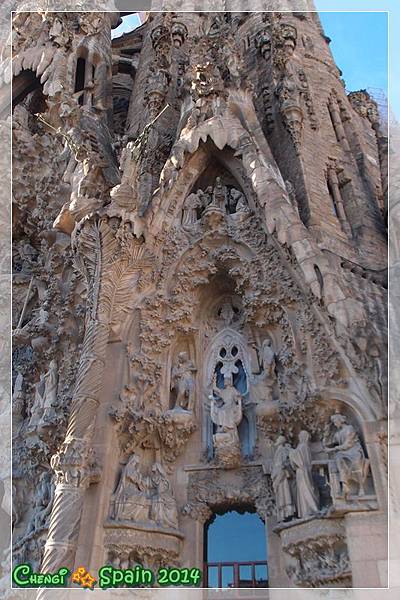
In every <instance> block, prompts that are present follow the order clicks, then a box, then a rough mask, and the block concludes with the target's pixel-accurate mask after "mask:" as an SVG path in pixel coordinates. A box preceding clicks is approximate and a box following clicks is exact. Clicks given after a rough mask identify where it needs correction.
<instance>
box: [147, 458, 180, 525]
mask: <svg viewBox="0 0 400 600" xmlns="http://www.w3.org/2000/svg"><path fill="white" fill-rule="evenodd" d="M150 482H151V486H152V489H153V496H152V505H151V512H150V518H151V519H152V520H153V521H155V522H156V523H157V525H159V526H161V527H167V528H170V529H178V510H177V507H176V501H175V498H174V497H173V495H172V490H171V484H170V482H169V480H168V477H167V475H166V473H165V470H164V468H163V466H162V465H161V464H160V463H157V462H156V463H154V465H153V467H152V469H151V475H150Z"/></svg>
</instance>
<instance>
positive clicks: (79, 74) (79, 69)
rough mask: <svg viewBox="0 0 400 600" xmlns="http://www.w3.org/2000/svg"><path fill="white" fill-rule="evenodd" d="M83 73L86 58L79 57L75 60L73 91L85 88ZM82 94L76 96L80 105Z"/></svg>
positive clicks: (82, 99)
mask: <svg viewBox="0 0 400 600" xmlns="http://www.w3.org/2000/svg"><path fill="white" fill-rule="evenodd" d="M85 74H86V59H85V58H82V57H79V58H78V60H77V61H76V74H75V93H76V92H81V91H83V90H84V89H85ZM83 96H84V94H81V95H80V96H79V98H78V102H79V104H80V105H83V101H84V98H83Z"/></svg>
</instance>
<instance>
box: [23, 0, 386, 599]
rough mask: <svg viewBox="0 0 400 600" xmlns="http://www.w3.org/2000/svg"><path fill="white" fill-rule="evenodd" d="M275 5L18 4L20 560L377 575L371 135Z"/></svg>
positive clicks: (307, 21) (320, 55)
mask: <svg viewBox="0 0 400 600" xmlns="http://www.w3.org/2000/svg"><path fill="white" fill-rule="evenodd" d="M233 4H235V3H234V2H232V7H229V9H230V10H231V11H235V10H236V8H238V7H236V6H233ZM288 4H290V6H288V10H287V11H282V12H277V11H274V12H217V13H202V12H165V11H166V10H168V7H166V6H164V5H162V7H161V8H162V9H163V10H164V12H152V13H149V14H148V15H147V18H146V20H145V21H144V22H143V24H142V25H141V26H139V27H138V28H136V29H134V30H133V31H132V32H130V33H126V34H124V35H122V36H121V37H117V38H114V39H111V29H112V28H114V27H115V26H116V25H117V23H118V15H116V14H112V13H93V14H90V13H82V15H80V14H78V13H65V14H57V13H43V14H42V15H41V16H40V17H37V16H35V15H34V14H31V15H28V16H26V15H25V19H24V18H23V17H21V16H20V15H17V16H16V17H15V30H16V39H17V47H16V56H17V64H20V65H21V69H20V71H19V72H18V71H16V72H15V73H14V75H15V78H16V82H17V83H16V85H15V87H14V89H15V90H16V92H18V94H16V108H15V113H14V130H15V131H14V135H15V142H14V144H15V147H16V155H15V161H16V162H15V168H14V179H15V184H14V189H15V196H16V199H15V202H16V208H15V211H14V214H15V216H16V223H15V231H16V233H15V236H14V240H15V252H14V256H15V261H16V264H17V266H18V268H17V269H16V281H15V286H16V293H15V298H16V306H15V313H16V314H15V331H14V339H15V343H14V348H15V350H14V355H15V369H16V371H15V392H14V414H15V417H14V422H15V423H16V426H15V431H14V458H16V459H17V460H16V463H17V464H16V466H15V469H14V486H15V498H18V500H17V501H16V506H17V512H18V514H17V515H16V516H15V534H14V536H15V548H16V554H15V556H16V558H15V560H16V561H19V562H21V559H22V557H25V558H29V556H30V552H31V553H33V552H36V554H35V556H36V561H37V564H38V565H39V564H41V568H42V570H43V571H44V572H54V571H55V570H56V569H58V568H59V567H61V566H66V567H68V568H71V569H73V568H74V567H75V568H76V567H77V566H80V565H85V567H86V568H87V569H88V571H90V572H95V573H97V572H98V570H99V569H100V567H101V566H102V565H105V564H110V565H113V566H114V567H115V568H120V569H126V568H134V567H135V566H137V565H143V566H144V567H148V568H151V569H153V570H154V571H155V572H157V570H158V569H160V568H161V567H176V568H182V569H185V568H186V569H189V571H190V569H192V568H197V569H200V570H201V572H202V574H203V579H202V586H204V587H208V586H209V587H220V586H222V585H223V586H227V585H230V586H233V587H243V586H244V583H245V584H246V587H267V586H268V585H269V587H327V588H328V587H385V586H386V585H387V583H386V581H385V580H383V579H382V576H381V573H382V572H383V570H382V565H383V564H384V562H385V560H387V556H386V535H387V534H386V530H387V459H386V456H387V454H386V443H387V436H386V427H387V406H386V396H387V369H386V360H387V356H386V351H387V349H386V336H387V320H386V289H387V284H386V275H387V271H386V255H387V250H386V248H387V242H386V229H385V192H386V189H387V181H386V173H387V169H386V158H387V157H386V138H385V132H384V130H383V128H382V125H381V123H380V119H379V114H378V109H377V105H376V103H375V102H374V100H373V99H372V98H371V97H370V96H369V95H368V93H367V92H366V91H357V92H352V93H350V94H348V93H347V92H346V90H345V86H344V82H343V80H342V79H341V72H340V70H339V69H338V67H337V66H336V65H335V62H334V60H333V57H332V54H331V52H330V49H329V41H330V40H329V38H327V37H326V35H325V34H324V31H323V29H322V26H321V23H320V21H319V18H318V14H317V13H316V12H307V11H308V10H312V9H313V7H312V6H310V3H309V2H306V1H305V2H304V3H303V4H304V7H303V8H304V10H303V12H293V10H291V8H292V6H291V3H289V2H288ZM185 8H186V6H185ZM271 8H272V9H273V8H274V7H271ZM156 9H157V7H156ZM35 19H36V21H35V23H34V24H35V26H36V27H37V31H38V32H39V33H38V36H39V42H38V44H39V45H40V44H41V45H42V47H41V52H40V53H39V52H38V54H37V59H36V58H35V55H34V53H32V54H31V55H30V56H31V57H32V58H31V61H30V63H29V61H28V58H27V55H28V54H29V39H30V36H31V35H32V34H31V32H32V25H33V20H35ZM27 48H28V49H27ZM46 52H47V54H46ZM51 52H52V55H51V58H50V53H51ZM39 54H40V57H43V56H47V57H48V58H47V59H43V58H40V57H39ZM43 60H46V61H48V63H49V64H47V66H46V65H43ZM18 61H19V63H18ZM44 73H46V76H45V77H44ZM18 78H19V79H18ZM23 78H25V79H23ZM24 81H25V83H24ZM26 82H27V83H26ZM17 84H18V85H17ZM28 84H29V86H30V87H29V86H28ZM36 113H40V115H39V117H35V116H34V115H35V114H36ZM40 152H43V155H42V156H46V157H49V163H48V167H47V169H44V167H43V165H42V166H37V169H35V170H33V172H32V161H33V162H34V161H35V160H36V162H35V164H36V165H37V159H36V158H35V157H36V156H37V154H38V153H40ZM55 155H56V156H57V160H56V159H55V158H54V156H55ZM50 156H51V157H52V158H51V159H50ZM29 165H31V167H29ZM27 190H28V192H27ZM32 465H33V466H35V472H34V473H33V472H32ZM26 477H27V478H28V489H27V490H25V492H23V490H22V488H23V482H24V481H25V479H26ZM38 482H39V483H38ZM39 484H40V485H39ZM46 511H47V512H46ZM229 514H234V515H236V516H235V518H236V521H235V523H236V524H237V527H240V523H241V518H242V517H243V518H244V517H246V515H247V516H248V515H251V516H252V517H254V519H256V520H258V523H259V526H260V528H261V529H260V531H262V538H263V539H262V543H263V544H264V547H265V548H267V549H268V552H266V551H265V556H263V557H262V558H257V557H252V558H250V559H242V558H240V556H239V554H238V555H237V557H233V558H232V557H231V556H230V557H228V558H227V559H226V560H223V559H218V558H215V557H216V556H217V553H216V551H215V548H216V546H215V543H214V542H213V539H214V538H213V537H212V535H211V533H212V531H213V527H214V526H215V525H216V524H217V522H219V519H222V518H223V517H224V516H225V515H229ZM249 518H250V517H249ZM221 523H222V520H221ZM372 547H373V550H374V551H373V554H371V548H372ZM221 552H228V548H227V544H225V547H224V548H222V550H221ZM226 556H227V555H226ZM223 563H229V564H232V568H231V571H229V573H228V571H227V570H225V571H224V569H226V567H224V566H223ZM366 565H368V569H366ZM366 571H367V572H366ZM172 583H173V582H172Z"/></svg>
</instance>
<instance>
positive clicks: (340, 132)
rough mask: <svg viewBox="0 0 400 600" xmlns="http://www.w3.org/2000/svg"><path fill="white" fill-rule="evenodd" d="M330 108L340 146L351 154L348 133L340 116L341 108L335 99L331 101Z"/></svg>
mask: <svg viewBox="0 0 400 600" xmlns="http://www.w3.org/2000/svg"><path fill="white" fill-rule="evenodd" d="M328 108H329V112H330V114H331V117H332V123H333V127H334V129H335V133H336V137H337V139H338V142H339V143H340V144H342V146H343V148H344V150H346V151H349V152H350V145H349V142H348V140H347V136H346V132H345V130H344V126H343V123H342V119H341V116H340V110H339V106H338V104H337V102H336V100H335V99H333V98H331V99H330V100H329V105H328Z"/></svg>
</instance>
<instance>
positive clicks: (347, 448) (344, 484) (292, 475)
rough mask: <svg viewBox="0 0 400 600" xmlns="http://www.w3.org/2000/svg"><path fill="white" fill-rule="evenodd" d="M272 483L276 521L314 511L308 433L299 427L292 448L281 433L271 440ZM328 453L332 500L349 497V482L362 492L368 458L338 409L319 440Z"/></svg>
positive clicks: (315, 499) (315, 495)
mask: <svg viewBox="0 0 400 600" xmlns="http://www.w3.org/2000/svg"><path fill="white" fill-rule="evenodd" d="M275 446H276V450H275V454H274V458H273V464H272V471H271V477H272V485H273V488H274V492H275V500H276V516H277V520H278V522H282V521H290V520H291V519H293V518H294V517H296V516H297V518H299V519H303V518H306V517H310V516H312V515H316V514H318V513H319V512H320V507H319V497H318V491H317V488H316V485H315V483H314V481H313V477H312V458H311V451H310V434H309V432H308V431H304V430H303V431H300V433H299V436H298V445H297V447H296V448H292V447H291V446H290V444H289V443H288V442H287V440H286V438H285V437H284V436H282V435H280V436H279V437H278V439H277V440H276V442H275ZM322 446H323V450H324V452H326V453H327V454H328V456H329V460H328V467H329V484H330V490H331V496H332V500H333V501H334V502H335V501H337V500H338V499H339V498H342V499H344V500H346V501H349V500H350V498H349V497H350V493H351V490H352V487H351V484H352V483H355V484H356V485H358V496H364V494H365V482H366V479H367V476H368V471H369V461H368V459H367V458H366V456H365V454H364V450H363V447H362V445H361V441H360V438H359V436H358V434H357V432H356V431H355V429H354V427H353V426H352V425H351V424H349V423H347V419H346V417H345V416H344V415H342V414H340V413H335V414H334V415H332V417H331V419H330V422H329V423H328V424H327V426H326V428H325V433H324V437H323V440H322Z"/></svg>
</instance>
